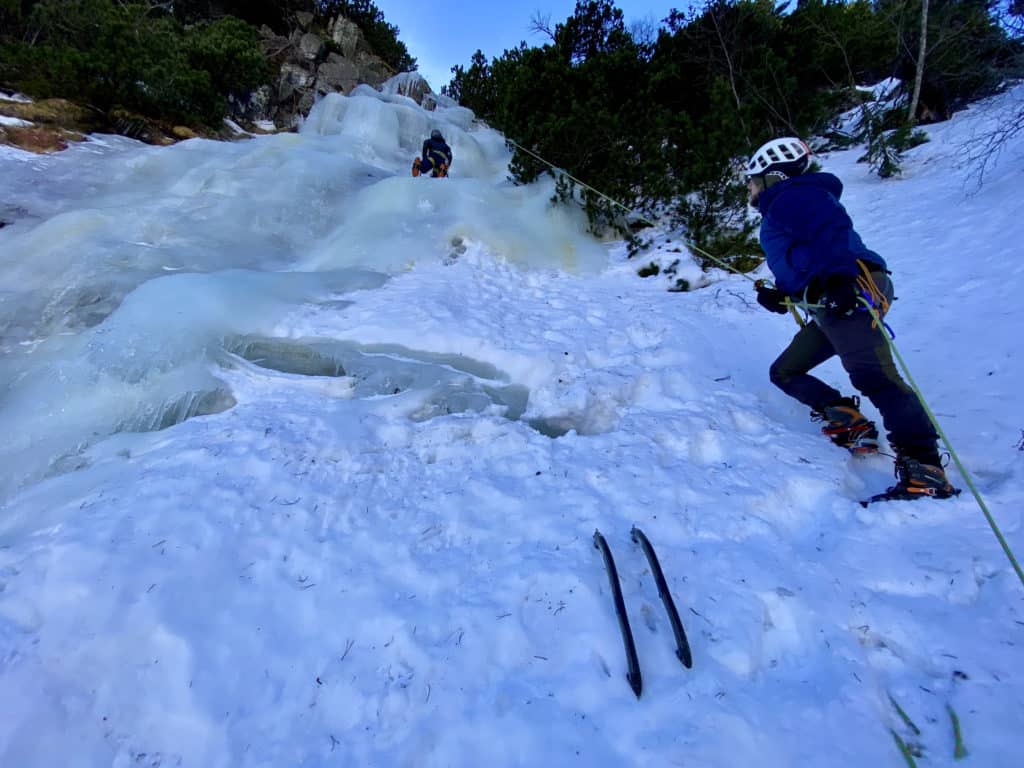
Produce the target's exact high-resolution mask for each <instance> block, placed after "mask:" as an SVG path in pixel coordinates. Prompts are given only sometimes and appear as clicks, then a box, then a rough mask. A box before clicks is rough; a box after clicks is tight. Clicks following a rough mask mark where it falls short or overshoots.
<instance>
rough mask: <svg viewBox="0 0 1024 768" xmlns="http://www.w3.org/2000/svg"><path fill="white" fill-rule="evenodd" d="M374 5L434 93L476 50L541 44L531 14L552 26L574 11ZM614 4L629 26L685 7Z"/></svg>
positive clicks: (519, 4) (449, 1) (539, 2)
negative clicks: (393, 28)
mask: <svg viewBox="0 0 1024 768" xmlns="http://www.w3.org/2000/svg"><path fill="white" fill-rule="evenodd" d="M376 5H377V7H378V8H380V10H381V11H382V12H383V14H384V18H385V19H387V21H388V23H390V24H394V25H395V26H397V27H398V28H399V30H400V34H399V38H400V39H401V40H402V42H404V43H405V45H406V46H407V47H408V49H409V53H410V54H411V55H412V56H414V57H415V58H416V60H417V62H418V63H419V71H420V74H422V75H423V76H424V77H425V78H426V79H427V82H429V83H430V86H431V88H433V89H434V90H435V91H440V90H441V86H443V85H447V84H448V81H449V80H451V68H452V67H453V66H455V65H456V64H462V65H463V66H465V65H466V64H468V63H469V57H470V56H472V55H473V52H474V51H475V50H476V49H477V48H479V49H480V50H482V51H483V52H484V54H485V55H486V56H487V58H488V59H492V58H494V57H495V56H500V55H501V53H502V51H504V50H505V49H507V48H513V47H515V46H516V45H518V44H519V41H520V40H525V41H526V43H527V45H538V46H539V45H543V44H544V42H545V39H546V38H545V37H544V36H543V35H541V34H537V33H534V32H531V31H530V20H531V18H532V17H533V16H534V15H535V14H536V13H537V12H540V13H541V14H542V15H544V16H550V20H551V26H552V27H553V26H554V25H555V24H557V23H559V22H562V21H565V19H566V18H568V17H569V16H571V15H572V12H573V9H574V8H575V7H576V3H575V0H510V2H506V3H502V4H501V5H500V6H499V5H498V4H495V3H492V2H490V1H489V0H477V1H476V2H466V0H433V1H432V2H423V1H422V0H420V1H419V2H413V0H377V1H376ZM616 5H617V6H618V7H619V8H621V9H622V11H623V13H624V14H625V16H626V23H627V24H631V23H633V22H634V21H641V20H643V19H647V18H650V19H653V20H654V21H655V22H657V21H660V20H661V19H663V18H665V17H666V16H668V14H669V11H670V10H671V9H672V8H673V7H675V8H686V7H688V5H689V2H688V1H687V0H676V1H675V2H673V1H672V0H630V1H629V2H619V3H616Z"/></svg>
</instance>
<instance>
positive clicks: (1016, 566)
mask: <svg viewBox="0 0 1024 768" xmlns="http://www.w3.org/2000/svg"><path fill="white" fill-rule="evenodd" d="M858 301H860V303H861V304H863V305H864V306H865V307H866V308H867V310H868V312H870V313H871V317H872V318H873V319H874V321H875V323H877V324H878V327H879V329H882V328H884V324H883V323H882V318H881V316H880V315H879V314H878V310H877V309H875V308H874V307H873V306H871V303H870V302H869V301H868V300H866V299H864V298H862V297H861V298H858ZM881 334H882V338H883V339H885V342H886V344H888V345H889V349H890V351H891V352H892V355H893V357H895V358H896V360H897V362H899V364H900V368H902V369H903V375H904V376H906V377H907V383H908V384H910V387H911V389H913V390H914V394H915V395H917V399H918V400H919V401H920V402H921V407H922V408H924V412H925V413H926V414H928V419H929V420H930V421H931V423H932V426H934V427H935V431H936V432H938V434H939V437H941V438H942V442H943V443H945V445H946V449H947V450H948V451H949V455H950V456H951V457H952V459H953V463H954V464H956V468H957V469H958V470H960V474H961V475H963V478H964V481H965V482H966V483H967V487H968V488H970V489H971V493H972V494H974V498H975V500H976V501H977V502H978V506H979V507H981V511H982V513H983V514H984V515H985V519H986V520H987V521H988V524H989V527H990V528H991V529H992V533H994V534H995V535H996V539H998V541H999V546H1001V547H1002V548H1003V552H1005V553H1006V557H1007V559H1009V561H1010V565H1012V566H1013V570H1014V571H1016V573H1017V578H1018V579H1020V583H1021V584H1022V585H1024V570H1021V567H1020V563H1019V562H1018V561H1017V556H1016V555H1014V553H1013V550H1012V549H1011V548H1010V545H1009V543H1007V541H1006V537H1005V536H1003V532H1002V531H1001V530H1000V529H999V524H998V523H997V522H996V520H995V518H994V517H993V516H992V513H991V512H989V509H988V505H987V504H985V500H984V499H983V498H982V497H981V493H980V492H979V491H978V487H977V485H975V483H974V479H973V478H972V477H971V475H970V473H969V472H968V471H967V468H966V467H965V466H964V465H963V462H961V461H960V456H959V455H957V452H956V450H955V449H954V448H953V444H952V443H951V442H950V441H949V438H948V437H947V436H946V433H945V431H944V430H943V429H942V425H941V424H939V420H938V419H937V418H935V414H934V413H932V409H931V408H930V407H929V405H928V403H927V401H926V400H925V399H924V395H923V394H921V390H920V388H919V387H918V386H917V382H916V381H914V377H913V376H912V375H911V373H910V369H909V368H908V367H907V363H906V361H904V359H903V356H902V355H901V354H900V352H899V350H898V349H896V344H895V342H893V340H892V339H891V338H889V334H887V333H886V332H885V331H884V330H881Z"/></svg>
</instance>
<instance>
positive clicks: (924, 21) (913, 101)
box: [907, 0, 928, 125]
mask: <svg viewBox="0 0 1024 768" xmlns="http://www.w3.org/2000/svg"><path fill="white" fill-rule="evenodd" d="M927 52H928V0H921V47H920V48H919V49H918V51H917V72H915V73H914V94H913V96H911V97H910V109H909V110H908V111H907V124H908V125H913V124H914V123H915V122H916V121H917V120H916V117H917V102H918V100H920V98H921V81H922V80H923V79H924V59H925V55H926V54H927Z"/></svg>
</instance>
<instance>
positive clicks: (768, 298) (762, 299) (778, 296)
mask: <svg viewBox="0 0 1024 768" xmlns="http://www.w3.org/2000/svg"><path fill="white" fill-rule="evenodd" d="M754 289H755V290H756V291H757V303H758V304H760V305H761V306H762V307H764V308H765V309H767V310H768V311H769V312H775V313H777V314H780V315H784V314H786V305H785V304H784V303H783V302H784V301H785V300H786V294H784V293H783V292H782V291H780V290H779V289H778V288H769V287H768V286H767V285H765V284H764V283H763V282H762V281H761V280H758V281H757V282H756V283H754Z"/></svg>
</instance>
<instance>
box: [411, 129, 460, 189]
mask: <svg viewBox="0 0 1024 768" xmlns="http://www.w3.org/2000/svg"><path fill="white" fill-rule="evenodd" d="M451 165H452V148H451V147H449V146H448V144H447V142H445V140H444V136H442V135H441V131H439V130H438V129H437V128H435V129H434V130H432V131H431V132H430V138H429V139H427V140H426V141H424V142H423V149H422V151H421V152H420V157H417V158H416V159H415V160H414V161H413V163H412V175H413V176H419V175H421V174H424V173H429V174H430V175H431V177H432V178H435V179H436V178H439V177H445V176H447V175H448V169H449V168H451Z"/></svg>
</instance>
